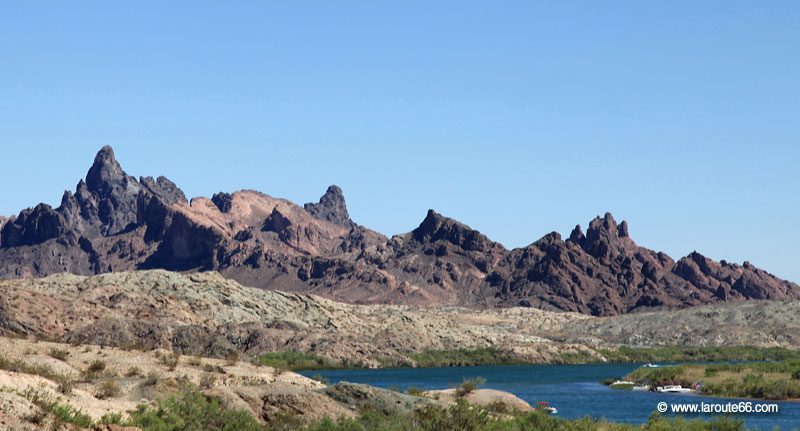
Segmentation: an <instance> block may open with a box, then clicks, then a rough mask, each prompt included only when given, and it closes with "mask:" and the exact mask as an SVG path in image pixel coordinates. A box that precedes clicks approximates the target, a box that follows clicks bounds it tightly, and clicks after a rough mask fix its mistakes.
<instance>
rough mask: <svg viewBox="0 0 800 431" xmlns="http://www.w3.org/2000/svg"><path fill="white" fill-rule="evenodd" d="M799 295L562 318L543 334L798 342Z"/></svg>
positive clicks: (577, 339)
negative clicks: (555, 327)
mask: <svg viewBox="0 0 800 431" xmlns="http://www.w3.org/2000/svg"><path fill="white" fill-rule="evenodd" d="M797 316H800V301H788V302H786V301H739V302H731V303H726V304H715V305H706V306H700V307H691V308H687V309H683V310H669V311H658V312H643V313H630V314H626V315H621V316H613V317H601V318H592V319H583V320H580V321H578V320H575V321H571V322H567V323H565V324H564V326H562V327H561V328H560V329H559V330H558V331H555V332H551V333H549V334H548V336H550V337H553V338H556V339H559V340H563V341H569V342H573V343H585V344H589V345H602V344H610V345H619V344H623V345H628V346H642V347H644V346H714V347H719V346H722V347H731V346H758V347H785V348H790V349H796V348H798V347H800V320H798V318H797Z"/></svg>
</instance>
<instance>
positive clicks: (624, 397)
mask: <svg viewBox="0 0 800 431" xmlns="http://www.w3.org/2000/svg"><path fill="white" fill-rule="evenodd" d="M638 366H639V365H636V364H588V365H505V366H482V367H462V368H393V369H381V370H330V371H320V372H317V371H309V372H304V373H303V374H305V375H314V374H321V375H322V376H324V377H326V378H328V379H329V380H330V381H331V383H336V382H339V381H348V382H353V383H365V384H369V385H372V386H377V387H382V388H390V387H395V388H399V389H401V390H406V389H408V388H409V387H412V386H413V387H418V388H421V389H446V388H448V387H453V386H455V385H457V384H458V383H460V382H461V381H463V380H464V379H466V378H472V377H483V378H485V379H486V383H485V384H484V385H483V386H482V387H485V388H492V389H498V390H502V391H508V392H511V393H513V394H515V395H517V396H518V397H520V398H522V399H524V400H525V401H528V402H529V403H531V404H535V403H536V402H538V401H547V402H549V403H550V404H551V405H552V406H554V407H556V408H557V409H558V415H559V416H561V417H564V418H580V417H584V416H591V417H595V418H605V419H608V420H610V421H614V422H627V423H635V424H640V423H643V422H645V421H647V418H648V416H650V414H651V413H652V412H654V411H655V410H656V405H657V404H658V403H659V402H661V401H664V402H667V403H672V402H676V403H681V402H698V403H699V402H701V401H705V402H709V403H725V402H729V401H730V402H736V403H738V402H741V401H743V400H739V399H725V398H708V397H700V396H696V395H669V394H656V393H650V392H633V391H626V390H616V389H610V388H608V387H607V386H605V385H602V384H601V383H599V382H600V381H602V380H603V379H607V378H616V377H621V376H624V375H626V374H628V373H630V372H631V371H633V370H634V369H636V368H637V367H638ZM745 401H749V400H745ZM753 402H754V403H761V402H763V401H753ZM777 404H779V412H778V413H775V414H764V413H751V414H746V415H741V414H740V415H734V417H737V418H740V419H743V420H744V422H745V424H746V426H747V427H748V428H753V429H760V430H772V429H773V428H775V427H776V426H778V427H780V429H781V430H794V429H800V403H795V402H778V403H777ZM667 415H669V414H667ZM686 417H692V418H696V417H708V416H703V415H699V414H691V415H686Z"/></svg>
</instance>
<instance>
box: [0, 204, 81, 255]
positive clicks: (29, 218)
mask: <svg viewBox="0 0 800 431" xmlns="http://www.w3.org/2000/svg"><path fill="white" fill-rule="evenodd" d="M66 230H67V228H66V226H65V223H64V219H63V218H62V217H61V215H60V214H59V213H58V212H57V211H56V210H54V209H53V208H51V207H50V205H46V204H39V205H37V206H36V207H34V208H33V209H31V208H28V209H26V210H24V211H22V212H21V213H19V215H18V216H17V217H16V218H15V219H13V220H10V221H8V222H7V223H5V224H4V225H3V229H2V234H0V241H2V243H0V245H2V247H16V246H22V245H33V244H38V243H41V242H45V241H47V240H49V239H52V238H56V237H58V236H59V235H61V234H63V233H65V232H66Z"/></svg>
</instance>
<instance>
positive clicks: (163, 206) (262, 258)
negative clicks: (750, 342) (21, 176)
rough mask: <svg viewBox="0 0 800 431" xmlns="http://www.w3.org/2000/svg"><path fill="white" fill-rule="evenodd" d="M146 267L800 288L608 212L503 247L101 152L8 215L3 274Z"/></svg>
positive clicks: (359, 298)
mask: <svg viewBox="0 0 800 431" xmlns="http://www.w3.org/2000/svg"><path fill="white" fill-rule="evenodd" d="M140 269H166V270H172V271H183V272H195V271H210V270H214V271H218V272H220V273H221V274H222V275H223V276H225V277H228V278H232V279H234V280H237V281H239V282H240V283H242V284H245V285H249V286H253V287H259V288H264V289H270V290H281V291H290V292H306V293H314V294H317V295H321V296H325V297H328V298H332V299H335V300H338V301H343V302H349V303H388V304H412V305H436V306H449V305H457V306H465V307H475V308H484V307H513V306H524V307H537V308H542V309H549V310H565V311H577V312H581V313H585V314H592V315H599V316H602V315H616V314H622V313H627V312H631V311H641V310H646V309H654V308H683V307H688V306H694V305H702V304H711V303H717V302H725V301H739V300H748V299H772V300H780V299H797V298H800V286H798V285H797V284H794V283H792V282H789V281H785V280H782V279H779V278H778V277H775V276H774V275H772V274H770V273H768V272H766V271H764V270H762V269H759V268H756V267H754V266H753V265H751V264H749V263H748V262H744V263H743V264H741V265H739V264H735V263H729V262H725V261H721V262H716V261H714V260H712V259H709V258H707V257H705V256H703V255H701V254H699V253H697V252H693V253H691V254H689V255H688V256H685V257H682V258H680V259H678V260H677V261H676V260H674V259H672V258H671V257H670V256H668V255H666V254H664V253H662V252H656V251H653V250H649V249H647V248H644V247H640V246H639V245H637V244H636V243H635V242H634V241H633V239H631V237H630V232H629V227H628V223H627V222H625V221H622V222H621V223H617V221H616V220H615V219H614V217H613V216H612V215H611V214H608V213H607V214H605V215H604V216H603V217H597V218H595V219H594V220H592V221H591V222H590V223H589V224H588V226H587V228H586V230H585V231H584V230H583V229H582V228H581V226H576V227H575V229H574V230H573V231H572V232H571V233H570V235H569V237H568V238H566V239H564V238H562V237H561V235H559V234H558V233H556V232H553V233H550V234H547V235H545V236H544V237H543V238H541V239H539V240H538V241H535V242H533V243H532V244H530V245H528V246H525V247H521V248H516V249H512V250H509V249H506V248H505V247H504V246H503V245H501V244H499V243H497V242H494V241H492V240H491V239H489V238H488V237H486V236H485V235H483V234H481V233H480V232H478V231H477V230H475V229H472V228H470V227H469V226H467V225H465V224H463V223H460V222H458V221H456V220H453V219H451V218H448V217H445V216H443V215H441V214H439V213H437V212H435V211H433V210H429V211H428V213H427V215H426V216H425V218H424V219H423V221H422V222H421V223H420V225H419V226H418V227H416V228H415V229H413V230H412V231H411V232H408V233H405V234H400V235H395V236H393V237H391V238H388V237H386V236H384V235H382V234H380V233H378V232H375V231H373V230H370V229H368V228H366V227H364V226H361V225H359V224H357V223H355V222H354V221H353V220H351V218H350V216H349V214H348V211H347V206H346V202H345V198H344V195H343V193H342V190H341V189H340V188H339V187H337V186H330V187H328V189H327V190H326V192H325V194H324V195H323V196H322V197H321V198H320V200H319V201H318V202H312V203H307V204H305V205H303V206H300V205H297V204H295V203H293V202H291V201H288V200H285V199H279V198H274V197H271V196H268V195H266V194H263V193H260V192H257V191H251V190H243V191H238V192H235V193H225V192H220V193H217V194H215V195H213V196H212V197H211V198H210V199H208V198H202V197H200V198H193V199H191V200H188V199H187V198H186V196H185V195H184V193H183V192H182V191H181V189H180V188H179V187H178V186H177V185H175V183H173V182H172V181H170V180H169V179H167V178H165V177H163V176H162V177H158V178H153V177H140V178H139V179H138V180H137V179H136V178H134V177H132V176H130V175H128V174H127V173H126V172H125V171H124V170H123V169H122V167H121V166H120V164H119V163H118V161H117V160H116V158H115V156H114V151H113V150H112V148H111V147H108V146H106V147H104V148H102V149H101V150H100V151H99V152H98V153H97V156H96V157H95V159H94V163H93V164H92V166H91V168H90V169H89V171H88V172H87V174H86V178H85V179H83V180H81V181H80V182H79V183H78V185H77V187H76V189H75V191H74V192H70V191H66V192H65V193H64V195H63V197H62V199H61V204H60V205H59V206H58V207H57V208H53V207H51V206H49V205H47V204H39V205H36V206H35V207H33V208H28V209H25V210H23V211H22V212H20V213H19V214H18V215H16V216H12V217H10V218H8V219H6V218H0V278H5V279H11V278H26V277H38V276H44V275H50V274H56V273H63V272H67V273H73V274H78V275H92V274H100V273H107V272H118V271H131V270H140Z"/></svg>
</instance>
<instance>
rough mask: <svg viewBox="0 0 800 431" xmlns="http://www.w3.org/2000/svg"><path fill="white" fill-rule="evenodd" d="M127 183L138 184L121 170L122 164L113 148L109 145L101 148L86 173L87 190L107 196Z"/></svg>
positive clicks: (124, 186)
mask: <svg viewBox="0 0 800 431" xmlns="http://www.w3.org/2000/svg"><path fill="white" fill-rule="evenodd" d="M128 183H134V184H135V185H136V186H138V183H136V180H135V179H133V177H130V176H128V174H126V173H125V171H123V170H122V166H120V164H119V162H117V159H116V157H115V156H114V149H113V148H111V147H110V146H109V145H106V146H104V147H103V148H101V149H100V151H98V152H97V155H96V156H95V158H94V163H93V164H92V167H91V168H89V172H87V173H86V186H87V187H88V189H89V191H90V192H93V193H96V194H97V195H99V196H101V197H107V196H109V195H111V194H113V193H114V192H115V191H118V190H117V189H118V188H126V187H129V186H131V185H129V184H128ZM137 188H138V187H137Z"/></svg>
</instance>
